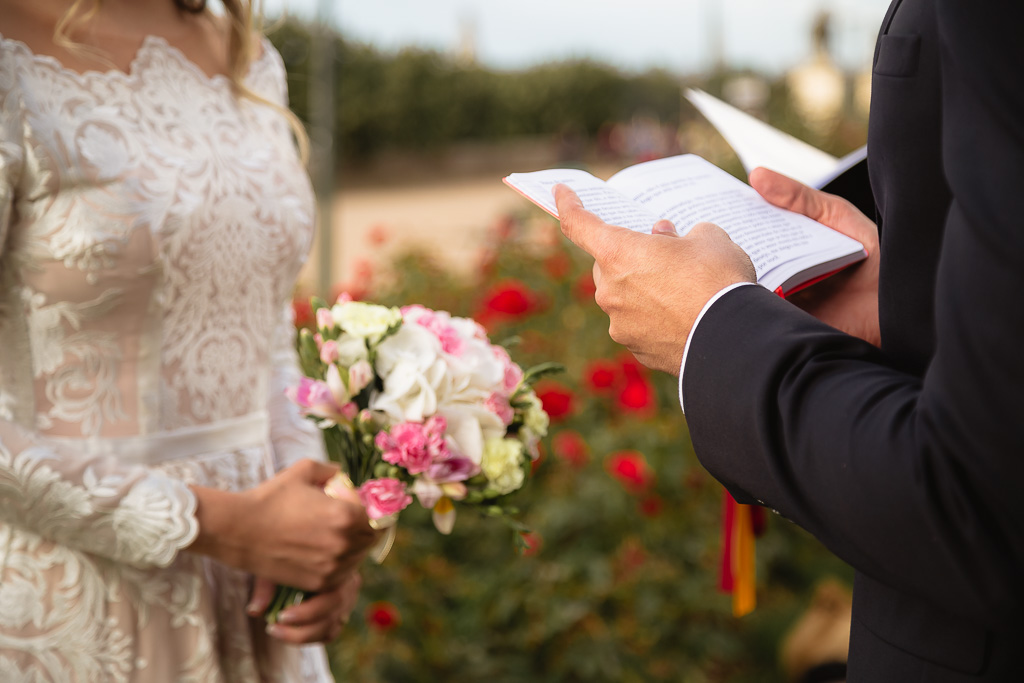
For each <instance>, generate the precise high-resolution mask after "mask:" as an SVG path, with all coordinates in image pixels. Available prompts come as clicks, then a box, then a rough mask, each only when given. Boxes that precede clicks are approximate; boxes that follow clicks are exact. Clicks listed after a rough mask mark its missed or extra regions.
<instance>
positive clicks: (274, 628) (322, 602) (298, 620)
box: [248, 571, 362, 645]
mask: <svg viewBox="0 0 1024 683" xmlns="http://www.w3.org/2000/svg"><path fill="white" fill-rule="evenodd" d="M361 585H362V578H361V577H360V576H359V573H358V572H355V571H354V572H352V573H350V574H349V575H348V576H347V577H346V578H345V579H344V580H343V581H342V582H341V585H339V586H338V587H337V588H334V589H332V590H330V591H327V592H325V593H317V594H315V595H310V596H308V597H306V599H305V600H303V601H302V603H301V604H299V605H296V606H294V607H289V608H287V609H285V610H282V611H281V613H280V614H278V615H277V623H276V624H272V625H270V626H269V627H267V633H269V634H270V635H271V636H273V637H274V638H277V639H278V640H283V641H284V642H286V643H293V644H296V645H299V644H302V643H329V642H330V641H332V640H334V639H335V638H337V637H338V636H339V635H341V631H342V629H343V628H345V624H347V623H348V619H349V616H350V615H351V614H352V610H353V609H354V608H355V606H356V601H357V600H358V599H359V587H360V586H361ZM276 589H277V584H275V583H273V582H272V581H267V580H266V579H259V578H258V579H256V580H255V581H254V582H253V589H252V599H251V600H250V602H249V607H248V612H249V615H250V616H262V614H263V612H264V611H266V609H267V607H268V606H269V605H270V601H271V600H272V599H273V597H274V591H275V590H276Z"/></svg>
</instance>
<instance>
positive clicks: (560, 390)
mask: <svg viewBox="0 0 1024 683" xmlns="http://www.w3.org/2000/svg"><path fill="white" fill-rule="evenodd" d="M536 391H537V398H539V399H540V402H541V403H542V404H544V411H545V412H546V413H547V414H548V417H550V418H551V420H552V422H556V421H558V420H561V419H564V418H565V417H567V416H568V415H569V414H570V413H572V411H573V404H574V396H573V394H572V391H570V390H569V388H568V387H566V386H565V385H563V384H559V383H558V382H550V381H549V382H540V383H539V384H538V385H537V387H536Z"/></svg>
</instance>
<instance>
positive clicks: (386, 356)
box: [370, 325, 447, 422]
mask: <svg viewBox="0 0 1024 683" xmlns="http://www.w3.org/2000/svg"><path fill="white" fill-rule="evenodd" d="M440 356H441V346H440V343H439V342H438V341H437V337H435V336H434V335H433V334H431V333H430V332H428V331H427V330H425V329H424V328H422V327H420V326H419V325H403V326H402V327H401V328H399V330H398V332H396V333H395V334H394V335H392V336H390V337H388V338H387V339H385V340H384V341H383V342H381V344H380V346H378V347H377V372H378V373H379V374H380V377H381V379H382V380H383V383H384V389H383V390H382V391H380V392H378V393H377V394H375V395H374V396H373V398H371V399H370V410H374V411H378V412H382V413H384V414H386V415H387V416H388V417H389V418H390V419H391V420H392V421H394V422H409V421H412V422H422V421H423V420H425V419H426V418H428V417H430V416H432V415H434V414H436V413H437V406H438V391H439V389H441V387H442V386H443V384H444V382H445V379H446V374H447V366H446V365H445V363H444V361H443V360H442V359H441V357H440Z"/></svg>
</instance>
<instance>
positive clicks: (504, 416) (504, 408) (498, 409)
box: [484, 393, 515, 427]
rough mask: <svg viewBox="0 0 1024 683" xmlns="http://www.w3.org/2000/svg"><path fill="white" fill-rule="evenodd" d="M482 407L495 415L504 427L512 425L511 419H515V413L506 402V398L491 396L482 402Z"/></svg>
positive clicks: (495, 394)
mask: <svg viewBox="0 0 1024 683" xmlns="http://www.w3.org/2000/svg"><path fill="white" fill-rule="evenodd" d="M484 407H485V408H487V410H489V411H491V412H492V413H494V414H495V415H497V416H498V418H499V419H500V420H501V422H502V424H504V425H505V426H506V427H507V426H509V425H510V424H512V419H513V418H514V417H515V411H514V410H512V406H511V404H509V402H508V396H504V395H502V394H498V393H494V394H491V395H490V396H488V397H487V400H486V401H485V402H484Z"/></svg>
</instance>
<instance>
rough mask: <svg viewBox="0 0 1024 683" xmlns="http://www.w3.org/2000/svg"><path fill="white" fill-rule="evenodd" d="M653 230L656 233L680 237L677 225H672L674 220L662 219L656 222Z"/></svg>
mask: <svg viewBox="0 0 1024 683" xmlns="http://www.w3.org/2000/svg"><path fill="white" fill-rule="evenodd" d="M651 232H652V233H653V234H655V235H671V236H672V237H678V236H679V233H677V232H676V226H674V225H672V221H667V220H665V219H661V220H660V221H658V222H657V223H655V224H654V229H653V230H651Z"/></svg>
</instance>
